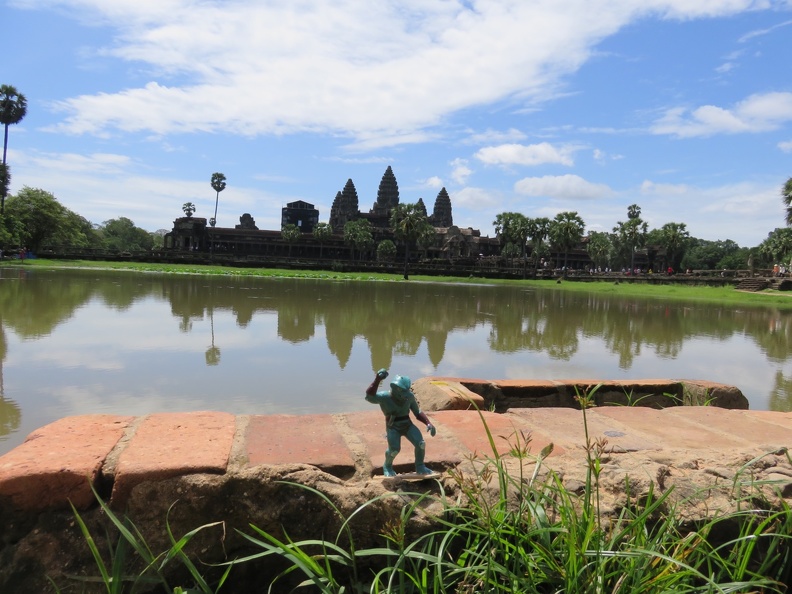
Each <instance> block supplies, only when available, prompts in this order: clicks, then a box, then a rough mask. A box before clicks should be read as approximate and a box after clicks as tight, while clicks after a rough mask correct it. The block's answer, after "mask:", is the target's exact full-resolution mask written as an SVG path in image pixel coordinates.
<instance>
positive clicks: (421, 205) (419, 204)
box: [415, 198, 429, 217]
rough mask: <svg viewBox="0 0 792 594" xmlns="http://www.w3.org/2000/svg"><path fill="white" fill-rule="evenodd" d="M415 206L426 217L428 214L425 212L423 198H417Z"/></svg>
mask: <svg viewBox="0 0 792 594" xmlns="http://www.w3.org/2000/svg"><path fill="white" fill-rule="evenodd" d="M415 206H416V208H418V210H420V211H421V213H422V214H423V216H425V217H428V216H429V215H428V214H427V213H426V204H424V201H423V198H418V202H416V204H415Z"/></svg>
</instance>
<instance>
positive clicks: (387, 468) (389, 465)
mask: <svg viewBox="0 0 792 594" xmlns="http://www.w3.org/2000/svg"><path fill="white" fill-rule="evenodd" d="M387 435H388V449H387V450H386V451H385V463H384V464H383V465H382V474H384V475H385V476H396V471H395V470H393V459H394V458H396V456H397V455H398V453H399V451H400V450H401V435H399V432H398V431H396V430H395V429H388V434H387Z"/></svg>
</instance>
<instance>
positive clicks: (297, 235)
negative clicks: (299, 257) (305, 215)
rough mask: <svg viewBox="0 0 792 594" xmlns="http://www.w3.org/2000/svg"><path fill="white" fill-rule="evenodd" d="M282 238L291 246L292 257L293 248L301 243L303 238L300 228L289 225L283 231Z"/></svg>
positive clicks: (292, 224)
mask: <svg viewBox="0 0 792 594" xmlns="http://www.w3.org/2000/svg"><path fill="white" fill-rule="evenodd" d="M281 237H283V240H284V241H285V242H286V243H288V244H289V256H291V250H292V246H293V245H294V244H295V243H297V242H298V241H300V239H301V238H302V231H300V228H299V227H298V226H297V225H295V224H294V223H287V224H286V225H284V226H283V228H282V229H281Z"/></svg>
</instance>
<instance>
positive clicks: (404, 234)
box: [390, 204, 434, 280]
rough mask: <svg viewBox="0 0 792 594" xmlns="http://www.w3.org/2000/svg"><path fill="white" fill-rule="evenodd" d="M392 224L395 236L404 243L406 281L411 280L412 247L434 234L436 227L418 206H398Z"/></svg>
mask: <svg viewBox="0 0 792 594" xmlns="http://www.w3.org/2000/svg"><path fill="white" fill-rule="evenodd" d="M390 224H391V228H392V229H393V236H394V237H395V238H396V239H399V240H401V241H403V242H404V280H409V279H410V275H409V269H408V266H409V262H410V245H411V244H413V243H415V242H416V241H418V240H419V239H420V238H422V237H424V236H425V235H427V234H429V233H434V227H432V225H431V224H430V223H429V219H428V218H427V216H426V212H425V211H424V210H422V209H421V207H420V206H419V205H418V204H398V205H397V206H396V208H394V209H393V211H392V212H391V219H390Z"/></svg>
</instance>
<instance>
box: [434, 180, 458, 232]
mask: <svg viewBox="0 0 792 594" xmlns="http://www.w3.org/2000/svg"><path fill="white" fill-rule="evenodd" d="M429 220H430V221H431V223H432V225H434V226H435V227H451V226H453V224H454V217H453V216H452V214H451V197H450V196H449V195H448V192H446V189H445V188H443V189H442V190H440V192H439V193H438V194H437V199H436V200H435V203H434V211H433V212H432V216H431V217H429Z"/></svg>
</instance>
